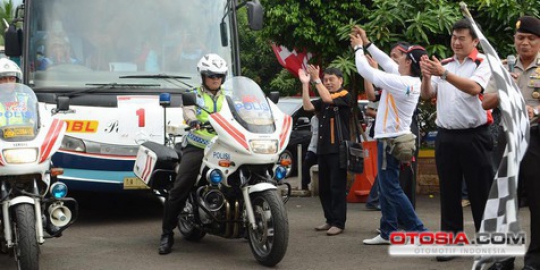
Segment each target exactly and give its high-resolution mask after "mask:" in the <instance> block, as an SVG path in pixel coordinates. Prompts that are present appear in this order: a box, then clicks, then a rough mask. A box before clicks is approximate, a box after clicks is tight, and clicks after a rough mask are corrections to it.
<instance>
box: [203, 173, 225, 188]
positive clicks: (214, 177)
mask: <svg viewBox="0 0 540 270" xmlns="http://www.w3.org/2000/svg"><path fill="white" fill-rule="evenodd" d="M206 178H207V179H208V180H210V183H212V184H213V185H217V184H219V183H221V180H223V173H222V172H221V171H220V170H217V169H213V170H211V171H209V172H208V175H207V176H206Z"/></svg>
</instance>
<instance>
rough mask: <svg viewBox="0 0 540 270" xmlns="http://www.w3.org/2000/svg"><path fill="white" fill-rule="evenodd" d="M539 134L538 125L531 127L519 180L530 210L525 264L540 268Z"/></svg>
mask: <svg viewBox="0 0 540 270" xmlns="http://www.w3.org/2000/svg"><path fill="white" fill-rule="evenodd" d="M539 161H540V134H539V131H538V127H536V128H532V129H531V139H530V141H529V148H527V152H526V153H525V156H524V157H523V160H522V161H521V166H520V171H519V181H522V183H523V185H522V186H521V188H522V189H523V191H524V193H525V195H526V199H525V200H526V202H527V203H528V205H529V210H530V212H531V234H530V236H531V237H530V242H529V249H528V250H527V253H526V254H525V265H530V266H533V267H535V268H540V196H538V193H540V163H539Z"/></svg>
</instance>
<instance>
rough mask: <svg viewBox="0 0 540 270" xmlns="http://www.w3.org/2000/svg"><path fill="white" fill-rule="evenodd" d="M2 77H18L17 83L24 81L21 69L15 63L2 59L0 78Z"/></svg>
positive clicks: (0, 60) (0, 61) (0, 62)
mask: <svg viewBox="0 0 540 270" xmlns="http://www.w3.org/2000/svg"><path fill="white" fill-rule="evenodd" d="M1 77H16V78H17V82H19V81H21V80H22V72H21V68H19V66H18V65H17V64H15V62H13V61H11V60H9V59H7V58H1V59H0V78H1Z"/></svg>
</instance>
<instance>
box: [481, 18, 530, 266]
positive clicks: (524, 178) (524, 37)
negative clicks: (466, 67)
mask: <svg viewBox="0 0 540 270" xmlns="http://www.w3.org/2000/svg"><path fill="white" fill-rule="evenodd" d="M514 46H515V48H516V51H517V54H518V57H517V62H516V64H515V67H514V68H513V72H511V73H510V74H511V75H512V77H513V78H514V79H515V80H516V84H517V86H518V87H519V89H520V90H521V93H522V94H523V99H524V100H525V103H526V106H527V111H528V112H529V119H530V120H531V130H530V136H531V137H530V140H529V147H528V148H527V152H526V153H525V156H524V157H523V160H522V161H521V165H520V170H519V178H518V179H519V185H518V186H519V194H520V196H521V195H525V196H524V197H523V196H521V198H520V199H521V200H522V201H523V200H524V201H525V202H526V203H527V204H528V205H529V210H530V211H531V234H530V242H529V249H528V250H527V253H526V254H525V267H524V268H523V269H524V270H533V269H540V196H538V194H537V193H538V192H540V181H539V178H540V166H539V163H538V161H539V160H540V132H539V128H538V119H539V113H538V111H539V110H540V20H539V19H538V18H535V17H531V16H524V17H521V18H519V19H518V21H517V23H516V33H515V35H514ZM489 89H490V92H491V93H486V95H485V99H484V101H483V102H482V105H483V106H484V108H485V109H493V108H495V107H497V105H498V103H499V95H498V93H497V89H495V88H489ZM500 137H503V138H504V139H505V137H504V136H500ZM505 145H506V141H504V142H503V143H502V147H504V146H505ZM489 269H492V270H495V269H514V258H510V259H506V260H502V261H499V262H496V263H495V264H493V265H492V266H491V267H490V268H489Z"/></svg>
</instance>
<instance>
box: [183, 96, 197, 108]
mask: <svg viewBox="0 0 540 270" xmlns="http://www.w3.org/2000/svg"><path fill="white" fill-rule="evenodd" d="M182 104H183V105H184V106H193V105H195V104H197V95H196V94H195V93H182Z"/></svg>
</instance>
